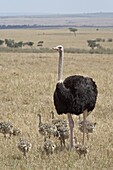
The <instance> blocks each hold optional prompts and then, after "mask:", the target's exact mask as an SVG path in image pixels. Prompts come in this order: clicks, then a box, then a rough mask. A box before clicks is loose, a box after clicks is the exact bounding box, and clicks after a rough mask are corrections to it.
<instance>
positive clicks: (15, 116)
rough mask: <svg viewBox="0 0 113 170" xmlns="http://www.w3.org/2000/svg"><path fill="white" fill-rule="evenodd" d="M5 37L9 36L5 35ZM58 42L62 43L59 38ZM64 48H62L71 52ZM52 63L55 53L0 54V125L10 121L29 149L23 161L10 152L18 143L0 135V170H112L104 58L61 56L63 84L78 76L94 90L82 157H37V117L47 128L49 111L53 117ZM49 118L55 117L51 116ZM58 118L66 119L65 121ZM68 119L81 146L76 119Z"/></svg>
mask: <svg viewBox="0 0 113 170" xmlns="http://www.w3.org/2000/svg"><path fill="white" fill-rule="evenodd" d="M61 32H62V31H61ZM24 33H25V32H24ZM50 33H51V34H52V32H50ZM7 34H9V36H11V35H10V31H9V33H8V32H7ZM59 34H60V31H59ZM15 36H17V34H15ZM29 36H30V35H29ZM69 36H70V34H69ZM85 36H86V35H85ZM90 36H91V35H90ZM106 36H109V35H107V34H106ZM31 37H32V36H31ZM50 37H52V36H50ZM53 37H54V35H53ZM56 37H57V36H56ZM26 38H27V37H26ZM72 38H74V37H73V36H72ZM88 38H89V37H88ZM64 39H65V38H64ZM47 41H48V39H47ZM59 41H62V42H63V40H61V39H60V37H59ZM80 41H81V40H80ZM70 42H71V40H70ZM70 42H69V43H68V47H69V46H71V44H70ZM76 43H77V42H76ZM57 44H58V41H56V43H55V42H54V43H53V44H52V42H51V46H53V45H57ZM47 46H49V45H47ZM57 63H58V57H57V53H0V84H1V86H0V121H11V122H12V123H13V124H14V125H15V126H16V127H19V128H20V129H21V130H22V136H23V137H25V138H26V139H28V140H29V141H30V142H31V143H32V145H33V146H32V149H31V151H30V152H29V154H28V157H27V159H25V158H23V156H22V153H21V152H20V151H19V150H18V148H17V146H16V145H17V142H18V140H19V137H16V136H15V137H12V138H11V139H4V137H3V135H2V134H0V146H1V149H0V169H1V170H13V169H16V170H38V169H41V170H53V169H54V170H74V169H77V170H91V169H93V170H107V169H108V168H109V169H110V170H112V167H113V166H112V165H113V132H112V129H113V123H112V119H113V114H112V111H113V97H112V94H113V87H112V80H113V69H112V67H113V56H112V55H108V54H85V53H84V54H72V53H65V58H64V71H63V72H64V73H63V79H65V78H66V77H67V76H69V75H73V74H81V75H84V76H89V77H92V78H93V79H94V80H95V82H96V84H97V86H98V91H99V95H98V99H97V104H96V107H95V109H94V110H93V112H92V113H91V114H90V116H89V119H90V120H92V121H94V122H97V126H96V129H95V132H94V133H93V134H91V135H90V139H89V141H88V142H87V145H88V147H89V153H88V154H87V157H86V158H84V157H82V158H81V159H79V156H78V154H77V153H76V152H75V151H73V150H72V151H69V150H68V149H64V150H63V151H60V150H59V151H58V153H55V154H53V155H50V156H49V157H48V156H46V155H42V154H41V146H42V144H43V138H42V136H41V135H40V134H39V133H38V128H37V124H38V120H37V114H38V113H41V114H42V118H43V122H51V120H50V111H51V110H54V111H55V108H54V104H53V93H54V89H55V86H56V82H57ZM55 116H56V117H58V115H57V114H55ZM60 117H64V118H65V119H66V118H67V117H66V116H65V115H63V116H60ZM73 117H74V121H75V128H74V133H75V134H76V135H77V138H78V141H79V142H81V140H82V134H81V132H79V131H78V128H77V120H78V119H77V117H76V116H73ZM57 144H59V141H57ZM68 145H69V141H66V147H68Z"/></svg>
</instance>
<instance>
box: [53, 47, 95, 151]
mask: <svg viewBox="0 0 113 170" xmlns="http://www.w3.org/2000/svg"><path fill="white" fill-rule="evenodd" d="M53 49H54V50H57V51H58V52H59V64H58V83H57V84H56V89H55V92H54V105H55V108H56V110H57V113H58V114H59V115H60V114H67V116H68V121H69V127H70V147H71V148H72V147H73V128H74V121H73V118H72V115H71V114H74V115H80V114H83V120H84V125H83V126H84V132H83V145H84V135H85V121H86V117H87V116H88V114H89V112H90V111H92V110H93V109H94V107H95V104H96V99H97V93H98V91H97V86H96V84H95V82H94V81H93V79H92V78H89V77H84V76H81V75H72V76H70V77H67V78H66V79H65V80H64V81H62V67H63V46H61V45H59V46H57V47H54V48H53Z"/></svg>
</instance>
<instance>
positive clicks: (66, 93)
mask: <svg viewBox="0 0 113 170" xmlns="http://www.w3.org/2000/svg"><path fill="white" fill-rule="evenodd" d="M56 91H57V95H58V98H59V99H60V100H62V101H63V102H64V103H67V104H70V103H71V102H72V100H73V96H72V94H71V92H70V89H67V88H66V87H65V86H64V84H63V83H57V85H56Z"/></svg>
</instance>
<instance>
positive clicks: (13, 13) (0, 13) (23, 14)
mask: <svg viewBox="0 0 113 170" xmlns="http://www.w3.org/2000/svg"><path fill="white" fill-rule="evenodd" d="M89 14H113V12H83V13H82V12H81V13H38V12H37V13H36V12H24V13H22V12H0V17H2V16H3V17H13V16H15V17H16V16H40V15H41V16H44V15H47V16H49V15H52V16H56V15H57V16H62V15H69V16H70V15H89Z"/></svg>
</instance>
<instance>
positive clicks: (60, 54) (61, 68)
mask: <svg viewBox="0 0 113 170" xmlns="http://www.w3.org/2000/svg"><path fill="white" fill-rule="evenodd" d="M62 72H63V52H62V51H59V64H58V81H60V80H62Z"/></svg>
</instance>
